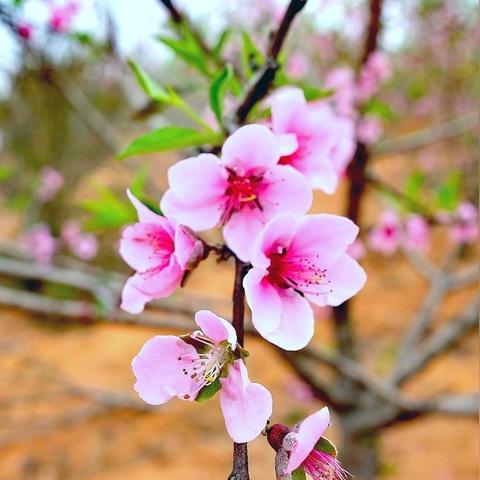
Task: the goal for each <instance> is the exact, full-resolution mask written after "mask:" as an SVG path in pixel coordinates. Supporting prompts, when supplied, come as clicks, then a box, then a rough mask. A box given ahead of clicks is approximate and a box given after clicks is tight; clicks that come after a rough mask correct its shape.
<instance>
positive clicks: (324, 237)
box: [288, 213, 358, 268]
mask: <svg viewBox="0 0 480 480" xmlns="http://www.w3.org/2000/svg"><path fill="white" fill-rule="evenodd" d="M357 234H358V227H357V226H356V225H355V224H354V223H353V222H352V221H351V220H349V219H348V218H345V217H340V216H338V215H330V214H326V213H323V214H319V215H308V216H306V217H305V218H303V219H302V220H301V221H300V223H299V225H298V228H297V231H296V233H295V237H294V239H293V240H292V243H291V245H290V249H289V251H288V256H289V257H291V258H292V259H293V258H295V257H297V258H309V257H310V258H314V259H315V263H316V264H318V265H320V266H322V267H323V268H328V266H329V265H331V264H332V263H334V262H335V261H336V260H338V259H339V258H340V256H341V255H342V254H344V253H345V251H346V250H347V248H348V246H349V245H350V244H351V243H353V241H354V240H355V237H356V236H357Z"/></svg>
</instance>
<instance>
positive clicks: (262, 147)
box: [221, 124, 280, 175]
mask: <svg viewBox="0 0 480 480" xmlns="http://www.w3.org/2000/svg"><path fill="white" fill-rule="evenodd" d="M279 158H280V150H279V145H278V142H277V139H276V137H275V135H274V134H273V133H272V132H271V131H270V130H269V129H268V128H267V127H265V126H264V125H256V124H255V125H246V126H244V127H241V128H239V129H238V130H237V131H236V132H235V133H233V134H232V135H230V137H228V138H227V140H225V143H224V144H223V147H222V160H221V163H222V165H225V166H226V167H230V168H233V169H234V170H235V171H236V172H237V173H238V174H240V175H244V174H247V173H250V172H255V171H265V170H268V169H269V168H270V167H272V166H273V165H275V164H276V163H277V162H278V159H279Z"/></svg>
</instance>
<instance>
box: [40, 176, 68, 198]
mask: <svg viewBox="0 0 480 480" xmlns="http://www.w3.org/2000/svg"><path fill="white" fill-rule="evenodd" d="M64 183H65V180H64V178H63V176H62V174H61V173H60V172H59V171H58V170H56V169H55V168H53V167H43V168H42V170H41V171H40V185H39V186H38V190H37V198H38V199H39V200H40V201H41V202H44V203H45V202H49V201H50V200H52V199H53V197H55V195H56V194H57V193H58V191H59V190H60V189H61V188H62V187H63V185H64Z"/></svg>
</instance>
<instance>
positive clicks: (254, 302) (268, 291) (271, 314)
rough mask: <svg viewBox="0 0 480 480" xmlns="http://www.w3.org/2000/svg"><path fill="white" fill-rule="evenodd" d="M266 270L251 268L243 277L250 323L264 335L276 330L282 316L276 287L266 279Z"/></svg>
mask: <svg viewBox="0 0 480 480" xmlns="http://www.w3.org/2000/svg"><path fill="white" fill-rule="evenodd" d="M267 275H268V272H267V271H265V270H261V269H259V268H252V269H251V270H250V271H249V272H248V273H247V275H246V276H245V278H244V279H243V288H244V289H245V297H246V299H247V304H248V306H249V307H250V310H251V311H252V323H253V325H254V327H255V328H256V329H257V330H258V331H259V332H260V334H261V335H262V336H264V337H266V335H268V334H269V333H270V332H274V331H276V330H277V328H278V325H279V323H280V319H281V316H282V303H281V300H280V295H279V293H278V291H277V289H276V288H275V287H274V286H272V285H271V284H270V283H269V282H268V279H267Z"/></svg>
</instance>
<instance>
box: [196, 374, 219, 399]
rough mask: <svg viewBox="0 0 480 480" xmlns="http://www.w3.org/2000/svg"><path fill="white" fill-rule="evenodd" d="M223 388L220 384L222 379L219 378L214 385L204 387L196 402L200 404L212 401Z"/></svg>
mask: <svg viewBox="0 0 480 480" xmlns="http://www.w3.org/2000/svg"><path fill="white" fill-rule="evenodd" d="M221 388H222V384H221V383H220V379H219V378H217V379H216V380H215V381H214V382H213V383H211V384H210V385H207V386H206V387H203V388H202V389H201V390H200V392H198V395H197V398H195V401H196V402H199V403H203V402H206V401H207V400H210V399H211V398H212V397H213V396H214V395H215V394H216V393H217V392H218V391H219V390H220V389H221Z"/></svg>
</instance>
